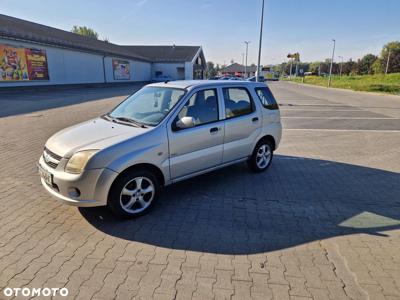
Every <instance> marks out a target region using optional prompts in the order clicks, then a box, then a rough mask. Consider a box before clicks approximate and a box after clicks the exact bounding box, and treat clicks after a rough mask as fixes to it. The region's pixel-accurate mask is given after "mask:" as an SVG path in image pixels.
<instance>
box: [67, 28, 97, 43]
mask: <svg viewBox="0 0 400 300" xmlns="http://www.w3.org/2000/svg"><path fill="white" fill-rule="evenodd" d="M71 32H73V33H76V34H80V35H84V36H87V37H90V38H93V39H96V40H98V39H99V34H98V33H97V32H96V31H94V30H93V29H92V28H89V27H86V26H77V25H74V27H72V30H71Z"/></svg>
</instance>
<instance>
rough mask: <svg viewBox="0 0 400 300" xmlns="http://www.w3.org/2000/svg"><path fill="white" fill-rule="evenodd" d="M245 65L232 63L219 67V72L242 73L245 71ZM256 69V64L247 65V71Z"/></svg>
mask: <svg viewBox="0 0 400 300" xmlns="http://www.w3.org/2000/svg"><path fill="white" fill-rule="evenodd" d="M245 69H246V67H245V66H243V65H241V64H238V63H233V64H231V65H229V66H226V67H225V68H223V69H221V73H243V72H244V71H245ZM256 70H257V67H256V66H247V72H253V73H254V72H255V71H256Z"/></svg>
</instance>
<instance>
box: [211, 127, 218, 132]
mask: <svg viewBox="0 0 400 300" xmlns="http://www.w3.org/2000/svg"><path fill="white" fill-rule="evenodd" d="M218 130H219V129H218V127H213V128H211V129H210V133H215V132H218Z"/></svg>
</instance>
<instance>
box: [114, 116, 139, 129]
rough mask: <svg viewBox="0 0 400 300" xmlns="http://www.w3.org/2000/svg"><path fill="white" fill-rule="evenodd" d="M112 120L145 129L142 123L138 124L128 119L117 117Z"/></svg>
mask: <svg viewBox="0 0 400 300" xmlns="http://www.w3.org/2000/svg"><path fill="white" fill-rule="evenodd" d="M114 119H115V120H118V121H122V122H127V123H131V124H134V125H136V126H138V127H141V128H147V126H146V125H144V124H143V123H140V122H138V121H135V120H133V119H130V118H126V117H117V118H114Z"/></svg>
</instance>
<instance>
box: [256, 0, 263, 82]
mask: <svg viewBox="0 0 400 300" xmlns="http://www.w3.org/2000/svg"><path fill="white" fill-rule="evenodd" d="M263 23H264V0H262V8H261V24H260V43H259V44H258V61H257V72H256V82H258V76H259V73H260V60H261V45H262V32H263Z"/></svg>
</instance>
